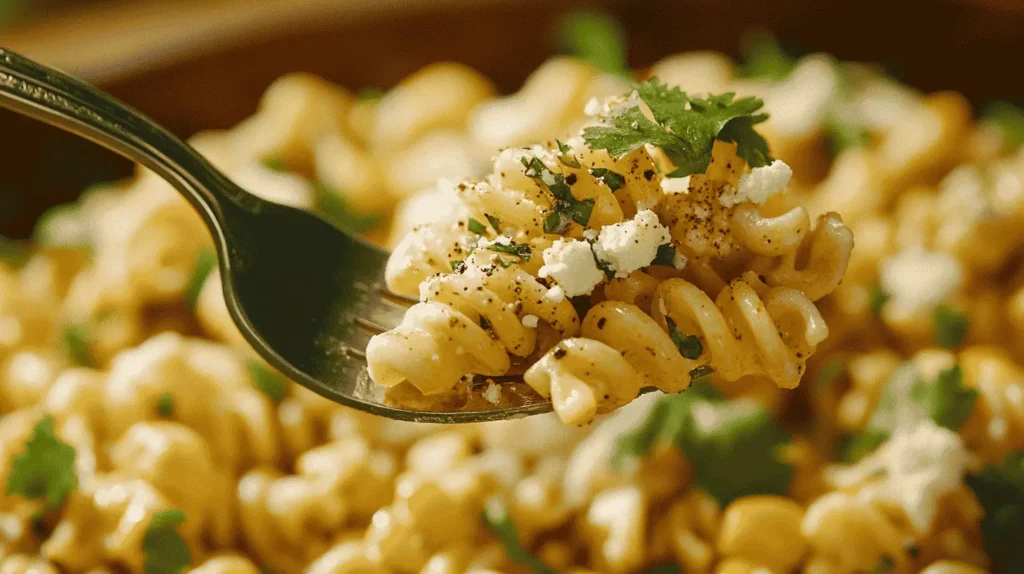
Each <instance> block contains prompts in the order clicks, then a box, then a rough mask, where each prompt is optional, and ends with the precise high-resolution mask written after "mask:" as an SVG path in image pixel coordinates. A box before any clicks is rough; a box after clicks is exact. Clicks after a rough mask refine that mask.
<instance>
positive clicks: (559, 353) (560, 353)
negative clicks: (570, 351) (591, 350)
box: [554, 347, 566, 359]
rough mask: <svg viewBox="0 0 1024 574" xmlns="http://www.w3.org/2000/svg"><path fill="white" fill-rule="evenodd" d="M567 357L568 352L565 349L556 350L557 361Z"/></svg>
mask: <svg viewBox="0 0 1024 574" xmlns="http://www.w3.org/2000/svg"><path fill="white" fill-rule="evenodd" d="M565 355H566V350H565V349H563V348H561V347H558V348H557V349H555V353H554V357H555V358H556V359H561V358H562V357H564V356H565Z"/></svg>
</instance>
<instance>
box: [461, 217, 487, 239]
mask: <svg viewBox="0 0 1024 574" xmlns="http://www.w3.org/2000/svg"><path fill="white" fill-rule="evenodd" d="M466 227H467V228H468V229H469V231H470V233H476V234H477V235H483V234H485V233H487V228H486V227H484V224H483V223H480V222H479V221H477V220H475V219H473V218H472V217H470V218H469V222H468V223H467V224H466Z"/></svg>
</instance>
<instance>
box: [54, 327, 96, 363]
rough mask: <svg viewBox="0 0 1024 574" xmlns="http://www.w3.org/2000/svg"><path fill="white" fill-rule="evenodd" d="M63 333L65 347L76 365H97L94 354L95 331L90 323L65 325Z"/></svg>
mask: <svg viewBox="0 0 1024 574" xmlns="http://www.w3.org/2000/svg"><path fill="white" fill-rule="evenodd" d="M61 335H62V339H63V340H64V348H65V349H67V352H68V355H70V356H71V360H72V361H74V363H75V364H76V365H81V366H83V367H95V366H96V360H95V358H94V357H93V355H92V340H93V332H92V328H91V326H90V325H89V324H88V323H81V324H68V325H65V326H64V331H63V332H62V334H61Z"/></svg>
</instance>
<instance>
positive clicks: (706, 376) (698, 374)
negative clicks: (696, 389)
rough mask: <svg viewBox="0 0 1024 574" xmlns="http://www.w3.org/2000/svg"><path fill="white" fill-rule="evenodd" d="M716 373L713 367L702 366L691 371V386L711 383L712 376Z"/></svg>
mask: <svg viewBox="0 0 1024 574" xmlns="http://www.w3.org/2000/svg"><path fill="white" fill-rule="evenodd" d="M714 372H715V368H714V367H712V366H711V365H701V366H699V367H694V368H692V369H690V385H691V386H693V384H694V383H710V381H711V375H712V373H714Z"/></svg>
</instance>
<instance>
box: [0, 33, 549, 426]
mask: <svg viewBox="0 0 1024 574" xmlns="http://www.w3.org/2000/svg"><path fill="white" fill-rule="evenodd" d="M0 106H3V107H6V108H10V109H11V110H14V111H15V112H18V113H21V114H24V115H26V116H29V117H32V118H35V119H38V120H41V121H44V122H46V123H49V124H52V125H55V126H57V127H59V128H61V129H64V130H67V131H69V132H71V133H74V134H77V135H79V136H82V137H85V138H87V139H90V140H92V141H94V142H96V143H99V144H100V145H103V146H105V147H107V148H109V149H111V150H113V151H115V152H117V153H119V154H121V155H123V156H125V157H127V158H129V159H131V160H134V161H136V162H138V163H140V164H142V165H144V166H145V167H147V168H149V169H151V170H153V171H154V172H156V173H157V174H158V175H160V176H161V177H163V178H164V179H165V180H167V181H168V182H169V183H170V184H171V185H172V186H174V188H175V189H177V190H178V191H179V192H180V193H181V194H182V195H183V196H184V197H185V198H186V199H187V200H188V201H189V202H190V203H191V204H192V206H193V207H194V208H195V209H196V211H198V212H199V215H200V216H202V218H203V221H204V222H205V223H206V226H207V227H208V228H209V230H210V233H211V235H212V236H213V239H214V243H215V244H216V248H217V254H218V259H219V261H220V271H221V278H222V281H223V287H224V298H225V300H226V301H227V306H228V310H229V311H230V313H231V317H232V319H233V320H234V321H235V324H236V325H238V328H239V330H241V332H242V334H243V335H244V336H245V338H246V340H247V341H248V342H249V344H251V345H252V347H253V349H255V350H256V352H257V353H259V354H260V355H261V356H262V357H263V358H264V359H266V360H267V361H268V362H269V363H270V364H271V365H273V366H274V367H276V368H277V369H279V370H280V371H281V372H282V373H284V374H285V375H287V376H288V377H289V378H291V379H293V380H294V381H296V382H297V383H299V384H300V385H302V386H304V387H306V388H308V389H310V390H312V391H314V392H316V393H318V394H320V395H322V396H324V397H327V398H328V399H331V400H333V401H335V402H338V403H341V404H343V405H347V406H350V407H354V408H357V409H360V410H364V411H367V412H370V413H373V414H377V415H381V416H385V417H389V418H393V419H400V420H407V421H417V422H437V423H463V422H478V421H492V420H500V419H507V418H513V417H520V416H526V415H533V414H538V413H543V412H548V411H550V410H551V404H550V403H549V402H547V401H543V400H541V399H539V398H538V397H536V396H535V395H534V396H531V395H530V394H529V393H526V392H524V393H522V398H520V400H519V404H516V405H515V406H511V407H502V408H499V407H498V406H496V405H493V404H491V403H488V402H487V401H483V400H472V399H471V400H469V401H468V402H461V403H460V402H450V403H448V404H442V405H434V404H433V403H432V402H430V405H431V406H430V408H424V409H415V408H408V407H403V406H401V405H399V404H395V401H394V400H393V396H391V395H389V394H387V393H385V391H384V389H383V388H382V387H379V386H378V385H375V384H374V383H373V381H371V380H370V378H369V376H368V375H367V372H366V361H365V356H364V354H363V349H365V347H366V343H367V341H369V338H370V336H371V335H372V334H373V333H374V332H377V331H380V330H384V329H387V328H390V327H391V326H394V325H395V324H397V323H398V321H399V320H400V319H401V317H402V314H403V313H404V311H405V308H406V306H407V304H408V302H407V301H403V300H402V299H401V298H399V297H395V296H393V295H390V294H389V293H387V292H386V290H385V289H384V288H383V287H382V285H383V283H382V271H383V269H384V263H385V261H386V260H387V256H388V254H387V253H386V252H384V251H382V250H380V249H378V248H377V247H374V246H373V245H371V244H369V243H367V242H365V241H363V240H362V239H361V238H359V237H357V236H355V235H352V234H351V233H349V232H346V231H343V230H340V229H337V228H335V227H333V226H332V225H331V224H329V223H327V222H325V221H324V220H323V219H321V218H319V217H318V216H316V215H314V214H311V213H307V212H305V211H301V210H298V209H295V208H292V207H287V206H283V205H278V204H275V203H270V202H267V201H264V200H262V199H260V198H259V197H256V196H255V195H252V194H250V193H248V192H246V191H245V190H243V189H241V188H240V187H238V186H237V185H235V184H234V183H232V182H231V181H230V180H229V179H228V178H227V177H225V176H224V174H222V173H220V172H219V171H217V170H216V169H214V167H213V166H211V165H210V164H209V162H207V161H206V160H205V159H203V157H202V156H201V155H199V153H198V152H196V150H194V149H192V148H191V147H189V146H188V144H186V143H184V142H182V141H181V140H179V139H178V138H176V137H174V136H173V135H171V134H170V133H169V132H168V131H167V130H165V129H163V128H162V127H160V126H158V125H157V124H156V123H155V122H153V121H152V120H150V119H149V118H147V117H146V116H144V115H143V114H141V113H139V112H138V111H136V110H134V109H132V108H130V107H128V106H127V105H125V104H123V103H122V102H120V101H118V100H117V99H115V98H113V97H112V96H110V95H109V94H106V93H104V92H102V91H100V90H98V89H96V88H95V87H93V86H90V85H89V84H87V83H85V82H83V81H81V80H78V79H76V78H73V77H71V76H68V75H66V74H63V73H61V72H58V71H56V70H54V69H51V68H48V67H46V66H43V65H41V64H38V63H36V62H33V61H31V60H29V59H28V58H25V57H23V56H20V55H18V54H16V53H14V52H11V51H9V50H5V49H2V48H0ZM8 137H10V136H8ZM516 387H517V385H516V384H511V385H503V390H504V392H506V393H517V392H518V391H517V389H516ZM518 390H523V384H522V383H519V384H518ZM423 404H428V402H427V401H424V403H423Z"/></svg>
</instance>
